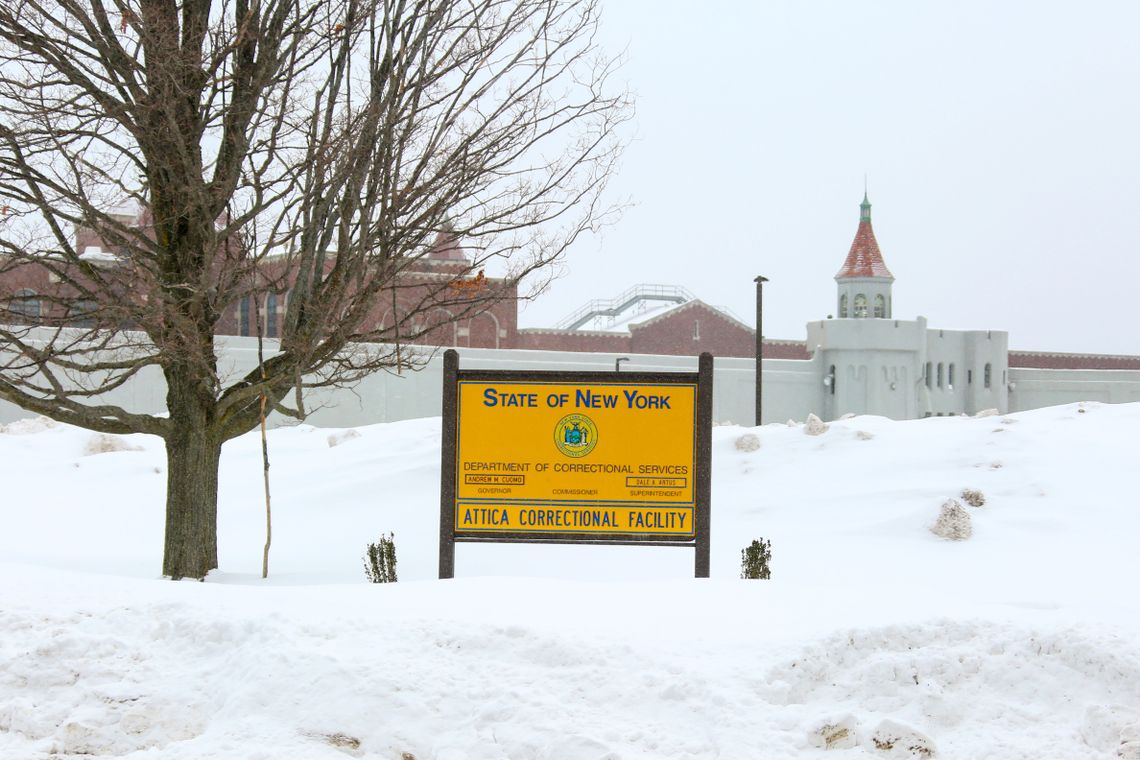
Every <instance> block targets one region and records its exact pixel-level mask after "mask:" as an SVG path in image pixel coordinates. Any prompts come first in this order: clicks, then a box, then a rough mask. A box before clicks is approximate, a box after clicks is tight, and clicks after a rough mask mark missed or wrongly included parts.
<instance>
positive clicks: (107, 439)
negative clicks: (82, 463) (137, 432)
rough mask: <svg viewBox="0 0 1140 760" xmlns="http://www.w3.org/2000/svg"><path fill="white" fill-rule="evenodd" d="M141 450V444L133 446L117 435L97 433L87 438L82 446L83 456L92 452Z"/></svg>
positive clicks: (105, 452)
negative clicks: (85, 443)
mask: <svg viewBox="0 0 1140 760" xmlns="http://www.w3.org/2000/svg"><path fill="white" fill-rule="evenodd" d="M142 450H143V448H142V446H135V445H134V444H131V443H127V442H126V441H125V440H123V439H122V438H120V437H119V436H117V435H107V434H106V433H99V434H97V435H93V436H91V437H90V438H88V439H87V445H86V446H84V447H83V456H91V455H93V454H107V453H109V452H112V451H142Z"/></svg>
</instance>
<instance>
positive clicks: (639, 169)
mask: <svg viewBox="0 0 1140 760" xmlns="http://www.w3.org/2000/svg"><path fill="white" fill-rule="evenodd" d="M604 2H605V14H604V17H603V25H604V35H603V44H604V45H605V46H606V47H607V49H609V50H613V51H615V52H616V51H620V50H621V49H623V48H625V49H627V55H628V63H627V64H626V66H625V67H624V69H623V74H624V76H625V78H626V79H627V80H628V83H629V86H630V88H631V89H632V90H633V91H634V92H635V93H636V96H637V117H636V124H635V127H634V129H635V130H636V132H635V136H634V139H633V142H632V144H631V145H630V147H629V148H628V150H627V152H626V155H625V158H624V161H623V165H622V169H621V172H620V174H619V176H618V177H617V178H616V179H615V181H614V182H613V184H612V191H613V197H615V198H618V197H629V198H630V199H631V200H632V201H633V203H634V204H635V206H634V207H633V208H631V209H630V210H628V211H627V212H626V213H625V215H624V216H623V218H622V219H621V221H619V222H618V224H617V225H616V226H614V227H611V228H609V229H607V230H606V231H605V232H604V234H603V235H602V236H601V237H600V238H597V237H595V238H592V239H589V240H586V241H584V242H582V243H579V244H578V245H577V246H576V247H575V249H574V250H572V251H571V252H570V254H569V256H568V258H567V260H566V267H565V269H566V272H565V275H564V276H563V277H562V278H561V279H559V280H558V281H557V282H555V284H554V285H553V286H552V287H551V289H550V290H549V292H547V293H546V294H545V295H543V296H541V297H540V298H539V300H538V301H537V302H535V303H533V304H531V305H529V306H527V308H526V309H525V311H524V312H523V313H522V315H521V318H520V321H521V323H522V325H523V326H526V327H534V326H549V325H552V324H554V323H555V322H557V321H558V320H559V319H561V318H562V317H563V316H565V315H566V314H567V313H569V312H571V311H573V310H574V309H575V308H577V307H578V306H580V305H581V304H582V303H584V302H585V301H587V300H589V299H592V298H609V297H612V296H614V295H616V294H617V293H618V292H620V291H621V290H624V289H625V288H626V287H628V286H630V285H634V284H636V283H639V282H650V283H666V284H676V285H684V286H686V287H687V288H689V289H690V290H691V291H693V292H694V293H695V294H696V296H697V297H698V298H701V299H702V300H704V301H706V302H709V303H712V304H717V305H723V306H727V307H729V308H730V309H731V310H732V311H734V312H735V313H736V314H737V315H739V316H740V317H741V318H743V319H744V320H745V321H747V322H749V323H751V322H752V321H753V320H754V318H755V306H754V305H755V286H754V285H753V282H752V279H753V277H755V276H756V275H757V274H763V275H765V276H766V277H768V278H770V280H771V282H769V283H768V284H767V285H766V286H765V290H764V306H765V309H764V333H765V335H766V336H767V337H770V338H788V339H797V340H802V339H803V338H804V323H806V322H808V321H811V320H816V319H822V318H824V317H826V316H827V315H828V314H831V313H834V312H835V304H834V302H835V292H836V290H835V282H834V279H833V278H834V276H835V273H836V272H837V271H838V270H839V267H840V265H841V264H842V263H843V259H844V257H845V256H846V254H847V250H848V248H849V247H850V245H851V241H852V238H853V237H854V235H855V229H856V226H857V224H858V219H859V202H860V201H861V200H862V196H863V176H864V173H866V174H867V176H868V183H869V188H870V199H871V202H872V204H873V206H874V207H873V211H872V217H873V222H874V227H875V234H876V237H877V238H878V241H879V246H880V248H881V249H882V252H883V257H884V259H885V260H886V262H887V266H888V267H890V269H891V271H892V272H893V273H894V275H895V284H894V291H893V293H894V316H895V317H897V318H900V319H913V318H914V317H915V316H918V315H923V316H926V317H927V318H928V319H929V320H930V324H931V326H933V327H946V328H960V329H967V328H969V329H987V328H988V329H1000V330H1008V331H1009V333H1010V347H1011V348H1014V349H1021V350H1054V351H1090V352H1092V351H1096V352H1108V353H1134V354H1140V319H1138V318H1137V316H1136V312H1137V310H1138V309H1140V43H1138V42H1137V40H1140V3H1137V2H1135V0H1113V1H1109V0H1099V1H1098V0H1090V1H1087V2H1081V3H1072V2H1053V0H1032V2H1029V1H1028V0H1027V1H1024V2H1021V1H1018V2H1014V1H1011V0H1002V1H1001V2H994V0H988V1H986V2H979V1H977V0H954V2H939V3H934V2H917V1H916V0H893V1H889V2H886V1H885V2H875V1H874V0H864V1H863V2H850V1H848V0H842V1H841V0H835V1H833V2H815V1H813V0H765V1H764V2H709V1H702V2H691V1H689V2H672V1H670V2H666V1H659V2H651V1H647V2H635V1H634V0H604Z"/></svg>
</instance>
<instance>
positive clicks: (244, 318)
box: [238, 296, 251, 335]
mask: <svg viewBox="0 0 1140 760" xmlns="http://www.w3.org/2000/svg"><path fill="white" fill-rule="evenodd" d="M250 306H251V302H250V298H249V296H245V297H244V298H242V299H241V302H240V303H239V304H238V335H249V334H250V331H249V326H250V324H251V320H250Z"/></svg>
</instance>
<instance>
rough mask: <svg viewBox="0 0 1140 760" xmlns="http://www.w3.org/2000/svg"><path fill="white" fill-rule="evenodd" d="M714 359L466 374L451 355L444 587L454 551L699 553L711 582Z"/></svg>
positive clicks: (447, 363) (447, 364) (701, 571)
mask: <svg viewBox="0 0 1140 760" xmlns="http://www.w3.org/2000/svg"><path fill="white" fill-rule="evenodd" d="M711 417H712V357H711V356H710V355H708V354H703V355H702V356H701V360H700V369H699V371H698V372H696V373H637V372H623V373H618V372H573V373H570V372H500V371H489V370H469V371H460V370H459V368H458V354H456V352H454V351H447V352H446V353H445V354H444V420H443V427H444V440H443V453H442V467H441V470H442V472H441V489H440V490H441V493H440V577H441V578H444V577H451V575H452V573H453V569H454V542H455V541H465V540H466V541H531V542H560V543H617V544H623V543H624V544H654V545H674V546H675V545H688V546H694V547H695V548H696V549H697V575H698V576H707V575H708V528H709V525H708V523H709V490H710V483H711V480H710V474H709V465H710V451H711V426H712V421H711Z"/></svg>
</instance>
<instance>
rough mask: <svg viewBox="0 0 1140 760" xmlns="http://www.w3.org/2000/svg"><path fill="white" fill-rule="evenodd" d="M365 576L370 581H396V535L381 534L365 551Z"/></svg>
mask: <svg viewBox="0 0 1140 760" xmlns="http://www.w3.org/2000/svg"><path fill="white" fill-rule="evenodd" d="M364 577H365V578H367V579H368V582H369V583H395V582H396V535H395V534H394V533H389V534H388V535H387V536H383V535H381V536H380V541H379V542H377V543H375V544H369V545H368V549H366V550H365V552H364Z"/></svg>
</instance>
